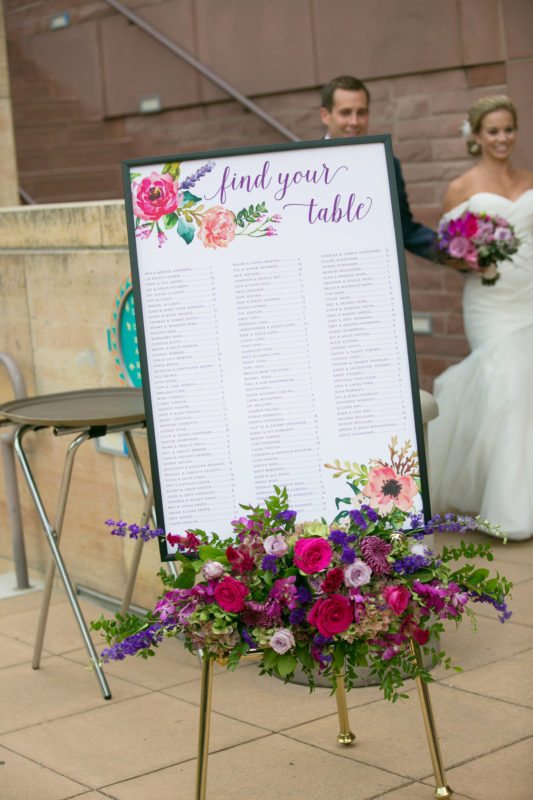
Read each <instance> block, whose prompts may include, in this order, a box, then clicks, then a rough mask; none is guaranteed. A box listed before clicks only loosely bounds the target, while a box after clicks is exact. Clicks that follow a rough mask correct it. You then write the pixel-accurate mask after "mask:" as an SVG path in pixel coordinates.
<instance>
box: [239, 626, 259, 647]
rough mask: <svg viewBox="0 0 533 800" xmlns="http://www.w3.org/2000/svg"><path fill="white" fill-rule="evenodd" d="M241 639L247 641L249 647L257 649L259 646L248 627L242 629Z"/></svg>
mask: <svg viewBox="0 0 533 800" xmlns="http://www.w3.org/2000/svg"><path fill="white" fill-rule="evenodd" d="M241 639H242V640H243V642H246V644H247V645H248V647H250V648H251V649H252V650H255V648H256V647H257V643H256V642H255V641H254V640H253V639H252V637H251V636H250V633H249V631H248V629H247V628H243V629H242V631H241Z"/></svg>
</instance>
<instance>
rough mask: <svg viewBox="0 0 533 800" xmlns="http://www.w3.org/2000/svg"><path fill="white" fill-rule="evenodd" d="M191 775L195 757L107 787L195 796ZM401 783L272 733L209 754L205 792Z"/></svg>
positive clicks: (272, 794) (375, 788)
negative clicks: (256, 739)
mask: <svg viewBox="0 0 533 800" xmlns="http://www.w3.org/2000/svg"><path fill="white" fill-rule="evenodd" d="M339 747H340V745H339ZM341 752H342V751H341ZM195 778H196V761H189V762H187V763H185V764H181V765H178V766H174V767H171V768H169V769H166V770H161V771H160V772H153V773H151V774H149V775H144V776H142V777H140V778H137V779H135V780H131V781H127V782H126V783H120V784H114V785H113V786H109V787H107V788H106V791H109V793H110V794H112V795H113V796H114V797H116V798H118V800H146V798H147V797H166V798H170V797H178V796H179V797H180V798H189V797H193V796H194V787H195ZM403 782H404V780H403V779H402V778H399V777H397V776H396V775H393V774H391V773H390V772H385V771H383V770H379V769H376V768H375V767H372V766H368V765H367V764H361V763H359V762H357V761H350V760H349V759H346V758H343V757H342V755H340V756H339V755H337V754H334V753H324V752H320V751H317V750H316V749H315V748H314V747H310V746H308V745H305V744H302V743H301V742H296V741H291V740H290V739H286V738H285V737H284V736H279V735H272V736H269V737H268V738H267V739H261V740H260V741H255V742H248V743H246V744H242V745H240V746H238V747H233V748H231V749H229V750H225V751H224V752H222V753H216V754H214V755H213V756H210V758H209V767H208V779H207V796H208V797H213V798H214V797H216V798H217V800H236V798H246V800H285V798H294V800H301V798H303V797H305V800H323V799H324V797H338V798H341V797H349V798H350V800H369V798H373V797H376V796H377V795H378V794H379V795H380V796H381V793H382V792H384V791H387V789H390V788H392V787H394V786H398V785H400V784H401V783H403ZM178 787H179V789H178ZM427 800H430V798H429V796H428V798H427Z"/></svg>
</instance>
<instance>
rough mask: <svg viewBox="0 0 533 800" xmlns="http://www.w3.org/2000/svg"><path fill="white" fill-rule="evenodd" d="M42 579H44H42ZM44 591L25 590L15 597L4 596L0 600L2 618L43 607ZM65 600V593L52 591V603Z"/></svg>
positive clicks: (0, 615)
mask: <svg viewBox="0 0 533 800" xmlns="http://www.w3.org/2000/svg"><path fill="white" fill-rule="evenodd" d="M41 580H42V579H41ZM42 597H43V594H42V591H41V590H39V591H36V592H27V593H26V592H25V593H24V594H20V595H19V594H17V595H13V597H3V598H2V599H1V600H0V619H1V618H3V617H10V616H13V615H14V614H22V613H23V612H25V611H31V610H32V609H36V608H37V609H38V608H40V607H41V601H42ZM64 602H65V593H64V592H62V591H60V590H57V591H53V592H52V597H51V600H50V605H56V603H64Z"/></svg>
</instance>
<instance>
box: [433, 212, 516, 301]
mask: <svg viewBox="0 0 533 800" xmlns="http://www.w3.org/2000/svg"><path fill="white" fill-rule="evenodd" d="M519 245H520V240H519V239H518V238H517V236H516V234H515V231H514V228H513V226H512V225H511V224H510V223H509V222H508V221H507V220H506V219H503V217H499V216H493V217H491V216H489V214H484V213H482V214H473V213H472V212H471V211H465V212H464V213H463V214H461V216H460V217H457V218H456V219H452V220H443V221H442V222H441V223H440V225H439V230H438V248H439V250H440V251H441V253H443V254H444V255H446V256H447V257H448V258H452V259H457V260H460V261H465V262H466V263H467V264H468V265H469V267H470V269H472V270H475V271H477V272H480V271H482V278H481V282H482V283H483V284H485V285H487V286H493V285H494V284H495V283H496V281H497V280H498V279H499V277H500V274H499V272H498V269H497V266H496V265H497V263H498V262H499V261H505V260H507V259H509V258H510V257H511V256H512V255H513V254H514V253H516V251H517V250H518V247H519Z"/></svg>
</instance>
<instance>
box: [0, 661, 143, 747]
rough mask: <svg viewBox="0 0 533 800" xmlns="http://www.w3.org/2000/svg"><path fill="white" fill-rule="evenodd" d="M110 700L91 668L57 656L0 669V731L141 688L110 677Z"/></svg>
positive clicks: (116, 699) (117, 698) (92, 705)
mask: <svg viewBox="0 0 533 800" xmlns="http://www.w3.org/2000/svg"><path fill="white" fill-rule="evenodd" d="M110 688H111V691H112V693H113V699H112V700H104V699H103V698H102V695H101V693H100V688H99V686H98V684H97V682H96V678H95V676H94V675H93V673H92V672H89V670H87V669H83V668H82V667H81V666H80V665H79V664H76V663H74V662H70V661H67V660H65V659H62V658H58V657H57V656H51V657H49V658H46V659H44V660H43V661H42V662H41V668H40V669H37V670H34V669H32V668H31V663H30V662H27V663H25V664H19V665H17V666H14V667H6V668H5V669H2V670H0V698H1V700H0V708H1V714H0V733H2V734H5V733H7V732H8V731H15V730H18V729H20V728H26V727H27V726H30V725H36V724H39V723H41V722H45V721H47V720H52V719H56V718H58V717H64V716H67V715H70V714H76V713H78V712H80V711H86V710H87V709H89V708H95V707H98V706H101V705H109V704H113V703H114V702H120V701H121V700H124V699H126V698H130V697H134V696H136V695H139V694H141V693H143V692H144V690H143V689H141V688H140V687H139V686H135V685H134V684H132V683H128V682H127V681H121V680H118V679H113V682H112V683H111V682H110Z"/></svg>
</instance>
